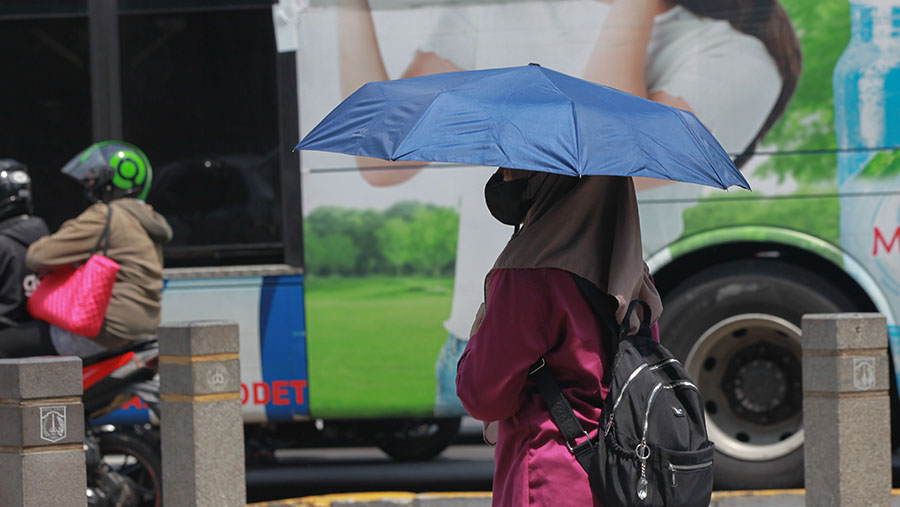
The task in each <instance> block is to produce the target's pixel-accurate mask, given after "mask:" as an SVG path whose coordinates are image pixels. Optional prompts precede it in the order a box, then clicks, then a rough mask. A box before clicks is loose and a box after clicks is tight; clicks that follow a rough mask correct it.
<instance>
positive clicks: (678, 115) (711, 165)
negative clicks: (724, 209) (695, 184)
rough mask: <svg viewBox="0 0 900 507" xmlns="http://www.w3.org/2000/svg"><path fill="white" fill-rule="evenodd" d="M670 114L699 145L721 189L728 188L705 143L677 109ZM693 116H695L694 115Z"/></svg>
mask: <svg viewBox="0 0 900 507" xmlns="http://www.w3.org/2000/svg"><path fill="white" fill-rule="evenodd" d="M672 114H674V115H675V117H676V118H678V121H680V122H681V124H682V125H684V128H685V130H687V131H688V134H689V135H690V136H691V138H693V139H694V142H695V143H697V144H698V145H699V146H700V149H701V150H702V151H703V155H705V156H706V163H707V164H709V167H710V168H711V169H712V170H713V173H715V175H716V178H717V179H718V180H719V185H720V186H721V187H722V188H723V189H725V190H728V186H727V185H726V184H725V181H724V180H723V179H722V175H721V174H719V170H718V168H716V164H714V163H713V161H712V159H711V158H710V156H709V151H708V150H707V149H706V144H705V143H703V142H701V141H700V139H699V138H698V137H697V134H695V133H694V131H693V130H692V129H691V127H690V126H689V125H688V124H687V122H686V121H684V118H682V117H681V113H680V112H679V111H674V110H673V111H672ZM695 118H696V116H695ZM697 121H698V122H699V121H700V119H699V118H698V119H697Z"/></svg>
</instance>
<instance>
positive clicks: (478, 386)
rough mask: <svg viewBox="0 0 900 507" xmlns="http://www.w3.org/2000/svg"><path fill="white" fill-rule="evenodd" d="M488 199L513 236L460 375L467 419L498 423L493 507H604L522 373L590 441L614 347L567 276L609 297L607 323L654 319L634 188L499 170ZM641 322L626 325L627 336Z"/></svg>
mask: <svg viewBox="0 0 900 507" xmlns="http://www.w3.org/2000/svg"><path fill="white" fill-rule="evenodd" d="M485 197H486V200H487V204H488V208H489V209H490V210H491V212H492V214H493V215H494V216H495V218H497V219H498V220H500V221H501V222H503V223H506V224H509V225H518V224H521V229H519V230H518V231H517V232H516V233H515V234H514V235H513V237H512V239H511V240H510V241H509V243H508V244H507V246H506V248H505V249H504V250H503V252H502V253H501V254H500V256H499V257H498V258H497V261H496V262H495V264H494V268H493V269H492V270H491V271H490V273H489V274H488V276H487V280H486V283H485V286H486V293H487V294H486V298H485V301H486V303H485V305H483V307H482V309H481V310H480V311H479V315H478V318H477V319H476V322H475V326H474V327H473V335H472V337H471V339H470V340H469V342H468V344H467V346H466V348H465V351H464V352H463V354H462V357H461V359H460V361H459V366H458V372H457V394H458V396H459V398H460V400H461V401H462V403H463V406H464V407H465V409H466V410H467V411H468V412H469V413H470V414H471V415H472V416H473V417H475V418H476V419H479V420H483V421H499V432H498V439H497V448H496V450H495V455H494V456H495V468H494V498H493V504H494V505H504V506H508V505H515V506H520V505H554V506H567V505H571V506H584V505H602V504H601V503H600V502H599V501H598V500H597V499H594V498H593V495H592V494H591V489H590V485H589V483H588V478H587V474H586V473H585V472H584V470H583V469H582V468H581V466H580V465H579V464H578V462H577V461H576V460H575V458H574V456H572V455H571V454H570V453H569V451H568V449H567V447H566V445H565V439H564V438H563V436H562V435H561V434H560V432H559V430H558V429H557V427H556V425H555V424H554V422H553V420H552V419H551V417H550V411H549V410H548V409H547V407H546V405H545V404H544V400H543V398H542V397H541V395H540V393H539V391H538V389H537V386H536V385H535V384H534V382H532V381H531V380H529V379H528V372H529V369H530V368H531V366H532V365H533V364H534V363H535V362H536V361H537V360H538V359H539V358H541V357H543V358H545V360H546V362H547V365H548V366H549V367H550V369H551V371H553V372H554V376H555V377H556V381H557V383H558V384H559V386H560V389H561V390H562V393H563V394H564V395H565V397H566V398H567V399H568V400H569V402H570V404H571V405H572V408H573V409H574V411H575V414H576V417H577V418H578V420H579V421H580V422H581V424H582V427H583V428H584V430H585V431H586V432H587V433H588V435H589V436H590V438H592V439H593V438H596V436H597V421H599V420H600V410H601V409H600V407H601V406H602V401H603V399H604V398H605V396H606V392H607V386H606V385H604V382H603V377H604V369H605V368H608V367H609V366H610V363H609V361H610V360H611V358H610V357H608V354H607V352H606V343H605V341H606V340H608V339H610V338H611V337H610V335H609V331H607V327H606V325H605V324H604V319H603V318H601V316H599V315H597V314H596V313H595V312H594V311H593V309H592V306H591V304H590V303H589V302H588V301H587V299H586V298H585V297H584V296H583V295H582V294H581V292H580V291H579V289H578V287H577V285H576V282H575V278H574V277H573V276H577V277H580V278H582V279H584V280H587V281H588V282H590V283H592V284H593V285H594V286H596V287H597V288H598V289H600V290H601V291H602V292H604V293H606V294H607V295H609V300H608V301H609V315H608V316H607V318H612V316H613V315H615V318H616V320H617V321H621V319H622V318H623V317H624V313H625V309H626V304H627V302H629V301H630V300H631V299H633V298H640V299H643V300H645V301H647V302H648V303H649V305H650V308H651V313H652V315H651V319H652V320H653V321H655V320H656V319H657V318H658V317H659V314H660V312H661V311H662V304H661V302H660V299H659V295H658V294H657V292H656V289H655V288H654V287H653V284H652V282H651V280H650V277H649V272H648V270H647V268H646V265H645V264H644V263H643V261H642V260H641V236H640V223H639V219H638V212H637V200H636V198H635V193H634V185H633V182H632V180H631V178H624V177H611V176H588V177H583V178H573V177H568V176H560V175H553V174H547V173H535V172H529V171H518V170H510V169H502V170H500V171H498V174H496V175H494V176H493V177H492V178H491V180H490V181H489V182H488V185H487V187H486V189H485ZM640 318H642V315H633V316H632V320H631V322H628V323H623V325H627V326H628V327H629V328H630V329H634V330H636V329H637V327H638V325H639V322H640ZM579 443H580V442H579Z"/></svg>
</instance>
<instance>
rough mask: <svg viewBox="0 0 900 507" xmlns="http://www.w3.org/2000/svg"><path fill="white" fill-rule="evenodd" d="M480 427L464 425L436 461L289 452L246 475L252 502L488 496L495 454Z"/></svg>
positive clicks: (360, 452) (373, 452)
mask: <svg viewBox="0 0 900 507" xmlns="http://www.w3.org/2000/svg"><path fill="white" fill-rule="evenodd" d="M480 440H481V425H480V424H473V423H472V422H471V421H464V423H463V426H462V428H461V436H460V439H459V440H458V443H457V444H455V445H452V446H450V447H449V448H447V450H446V451H444V452H443V453H442V454H441V455H440V456H439V457H438V458H436V459H434V460H431V461H425V462H397V461H394V460H392V459H391V458H389V457H387V456H386V455H385V454H384V453H383V452H382V451H381V450H380V449H378V448H375V447H349V448H313V449H291V450H284V451H279V452H278V453H276V458H277V459H278V463H277V464H276V466H267V467H265V468H249V469H248V470H247V493H248V500H249V501H251V502H260V501H264V500H275V499H281V498H291V497H300V496H309V495H320V494H327V493H343V492H352V491H415V492H422V491H490V489H491V479H492V477H493V472H494V450H493V448H492V447H490V446H488V445H485V444H484V443H481V441H480Z"/></svg>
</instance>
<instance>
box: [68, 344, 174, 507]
mask: <svg viewBox="0 0 900 507" xmlns="http://www.w3.org/2000/svg"><path fill="white" fill-rule="evenodd" d="M158 369H159V351H158V348H157V343H156V340H155V339H150V340H144V341H141V342H137V343H135V344H133V345H131V346H129V347H128V348H126V349H120V350H116V351H114V352H109V353H104V354H101V355H97V356H94V357H90V358H85V359H84V360H83V370H82V382H83V386H84V395H83V403H84V413H85V418H86V424H85V428H86V431H85V439H84V443H85V454H86V463H87V490H86V493H87V505H88V506H89V507H159V506H160V505H161V504H162V467H161V458H160V442H159V431H158V421H159V377H158V376H157V372H158ZM135 397H137V398H138V399H139V400H140V401H142V402H144V403H146V404H147V406H148V407H149V408H150V410H149V414H150V419H151V423H156V424H130V425H112V424H103V425H96V424H94V425H92V421H93V420H96V419H99V418H101V417H103V416H105V415H107V414H109V413H111V412H113V411H114V410H116V409H117V408H120V407H122V406H123V405H125V404H126V403H128V402H130V401H132V400H133V399H134V398H135Z"/></svg>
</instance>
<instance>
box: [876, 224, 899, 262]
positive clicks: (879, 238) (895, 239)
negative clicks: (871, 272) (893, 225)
mask: <svg viewBox="0 0 900 507" xmlns="http://www.w3.org/2000/svg"><path fill="white" fill-rule="evenodd" d="M879 242H881V246H882V247H883V248H884V250H885V252H886V253H891V250H893V249H894V244H895V243H896V244H897V245H898V246H900V227H897V229H895V230H894V236H893V237H891V242H890V243H888V242H887V241H885V240H884V236H883V235H882V234H881V229H879V228H878V227H875V241H874V244H873V245H872V255H878V243H879ZM898 250H900V249H898Z"/></svg>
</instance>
